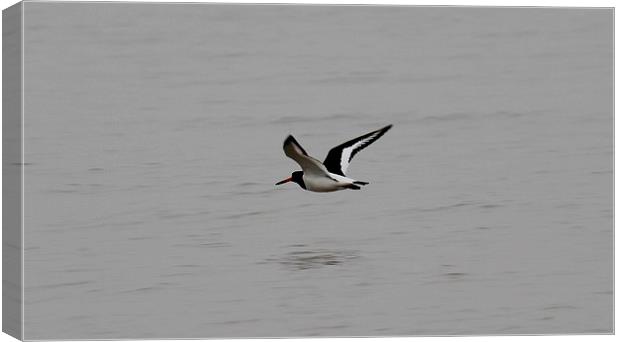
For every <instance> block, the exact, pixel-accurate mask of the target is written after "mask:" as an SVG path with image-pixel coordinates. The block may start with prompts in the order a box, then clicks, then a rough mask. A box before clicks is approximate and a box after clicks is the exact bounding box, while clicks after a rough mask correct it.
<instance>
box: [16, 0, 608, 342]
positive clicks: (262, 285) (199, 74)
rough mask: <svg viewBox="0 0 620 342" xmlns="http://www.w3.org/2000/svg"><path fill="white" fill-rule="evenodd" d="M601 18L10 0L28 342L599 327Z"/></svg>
mask: <svg viewBox="0 0 620 342" xmlns="http://www.w3.org/2000/svg"><path fill="white" fill-rule="evenodd" d="M612 15H613V12H612V10H611V9H551V8H544V9H542V8H528V9H514V8H512V9H511V8H501V9H499V8H455V7H444V8H432V7H338V6H255V5H241V6H231V5H204V4H119V3H89V4H80V3H72V4H68V3H64V4H63V3H30V2H29V3H26V5H25V50H24V53H25V56H24V57H25V60H24V62H25V74H24V75H25V162H26V166H25V168H26V169H25V206H26V207H25V226H26V231H25V275H24V279H25V319H26V322H25V338H26V339H43V338H45V339H69V338H79V339H86V338H97V339H108V338H174V337H176V338H189V337H263V336H315V335H319V336H343V335H371V336H378V335H383V336H385V335H432V334H442V335H443V334H557V333H562V334H565V333H568V334H572V333H610V332H611V331H612V329H613V328H612V296H613V293H612V243H613V242H612V240H613V239H612V214H613V212H612V115H613V114H612V67H613V66H612ZM388 123H392V124H394V128H393V129H392V130H391V131H390V132H388V133H387V134H386V135H385V136H384V137H383V138H381V140H379V141H378V142H376V143H375V144H373V145H372V146H371V147H369V148H368V149H367V150H364V151H363V152H362V153H360V154H358V155H357V156H356V158H355V160H354V161H353V163H352V165H351V167H350V169H349V174H350V176H351V177H353V178H356V179H360V180H364V181H369V182H370V185H368V186H367V187H365V188H364V189H363V191H342V192H338V193H329V194H316V193H310V192H305V191H302V190H301V189H300V188H299V187H298V186H297V185H294V184H291V183H289V184H287V185H283V186H280V187H275V186H274V183H275V182H276V181H278V180H280V179H283V178H285V177H287V176H288V175H290V172H292V171H294V170H296V169H297V165H296V164H294V162H293V161H291V160H290V159H287V158H286V157H285V156H284V154H283V152H282V149H281V143H282V141H283V139H284V138H285V136H286V135H287V134H289V133H293V134H294V135H295V136H296V137H297V139H298V140H299V141H300V142H301V144H302V145H303V146H304V147H305V148H306V150H307V151H308V152H309V153H310V154H312V155H314V156H316V157H318V158H320V159H322V158H323V157H324V155H325V154H326V153H327V151H328V150H329V148H330V147H332V146H335V145H336V144H339V143H341V142H343V141H345V140H347V139H350V138H353V137H356V136H358V135H361V134H363V133H366V132H368V131H370V130H374V129H377V128H380V127H382V126H383V125H386V124H388Z"/></svg>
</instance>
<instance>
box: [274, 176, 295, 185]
mask: <svg viewBox="0 0 620 342" xmlns="http://www.w3.org/2000/svg"><path fill="white" fill-rule="evenodd" d="M292 180H293V177H289V178H287V179H285V180H281V181H279V182H277V183H276V185H280V184H284V183H288V182H290V181H292Z"/></svg>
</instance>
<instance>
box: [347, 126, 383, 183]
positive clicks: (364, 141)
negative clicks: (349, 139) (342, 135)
mask: <svg viewBox="0 0 620 342" xmlns="http://www.w3.org/2000/svg"><path fill="white" fill-rule="evenodd" d="M379 134H380V132H376V133H375V134H373V135H370V136H369V137H367V138H365V139H362V140H360V141H358V142H356V143H355V144H353V145H351V146H349V147H345V148H344V149H343V150H342V155H341V157H340V169H341V170H342V172H343V173H344V174H346V172H347V169H348V168H349V163H350V162H351V159H352V157H351V155H352V154H353V151H356V150H359V149H362V148H364V146H365V145H366V144H368V143H371V142H373V141H374V140H375V138H376V137H377V135H379Z"/></svg>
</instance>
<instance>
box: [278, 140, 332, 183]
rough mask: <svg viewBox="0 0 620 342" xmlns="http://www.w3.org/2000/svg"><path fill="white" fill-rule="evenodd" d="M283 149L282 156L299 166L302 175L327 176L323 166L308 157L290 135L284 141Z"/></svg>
mask: <svg viewBox="0 0 620 342" xmlns="http://www.w3.org/2000/svg"><path fill="white" fill-rule="evenodd" d="M283 148H284V154H286V156H287V157H289V158H291V159H293V160H294V161H296V162H297V164H299V166H301V169H302V170H303V171H304V174H307V175H313V174H314V175H327V169H326V168H325V166H323V164H321V162H320V161H318V160H316V159H314V158H312V157H310V156H309V155H308V153H306V151H305V150H304V148H303V147H301V145H299V143H298V142H297V140H295V138H293V136H292V135H289V136H288V137H287V138H286V140H284V146H283Z"/></svg>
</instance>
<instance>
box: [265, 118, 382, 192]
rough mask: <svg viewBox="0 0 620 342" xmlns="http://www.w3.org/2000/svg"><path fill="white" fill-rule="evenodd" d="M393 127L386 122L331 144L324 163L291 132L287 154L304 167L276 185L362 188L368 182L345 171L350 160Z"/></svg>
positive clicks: (316, 189) (286, 143) (310, 188)
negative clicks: (371, 129)
mask: <svg viewBox="0 0 620 342" xmlns="http://www.w3.org/2000/svg"><path fill="white" fill-rule="evenodd" d="M390 128H392V125H387V126H385V127H383V128H381V129H378V130H376V131H372V132H370V133H367V134H364V135H362V136H361V137H357V138H355V139H352V140H349V141H347V142H345V143H342V144H340V145H338V146H336V147H334V148H332V149H331V150H330V151H329V153H328V154H327V157H326V158H325V161H324V162H322V163H321V162H320V161H318V160H317V159H315V158H313V157H311V156H309V155H308V153H306V151H305V150H304V148H303V147H301V145H300V144H299V143H298V142H297V140H295V138H294V137H293V136H292V135H289V136H288V137H287V138H286V139H285V140H284V146H283V148H284V154H286V156H287V157H289V158H291V159H293V160H294V161H296V162H297V164H299V166H301V169H302V171H295V172H293V173H292V174H291V177H289V178H287V179H284V180H282V181H279V182H277V183H276V185H280V184H284V183H287V182H294V183H297V184H299V186H301V188H302V189H304V190H308V191H314V192H331V191H338V190H345V189H351V190H359V189H361V186H363V185H367V184H368V182H360V181H357V180H355V179H351V178H349V177H347V176H346V175H345V173H346V172H347V169H348V167H349V163H350V162H351V159H353V157H354V156H355V155H356V154H357V153H358V152H359V151H361V150H363V149H364V148H365V147H366V146H368V145H370V144H372V143H373V142H375V141H376V140H377V139H379V138H380V137H381V136H382V135H383V134H385V132H387V131H388V130H389V129H390Z"/></svg>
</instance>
